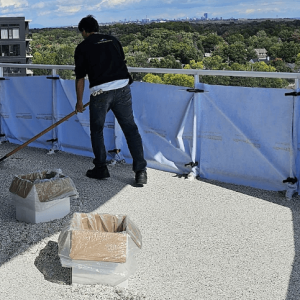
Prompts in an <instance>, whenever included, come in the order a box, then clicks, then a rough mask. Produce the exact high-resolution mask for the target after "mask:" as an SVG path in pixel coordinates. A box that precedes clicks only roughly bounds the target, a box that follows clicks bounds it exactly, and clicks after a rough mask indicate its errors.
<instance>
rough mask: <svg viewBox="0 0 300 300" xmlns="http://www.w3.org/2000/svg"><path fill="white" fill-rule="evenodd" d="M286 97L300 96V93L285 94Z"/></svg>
mask: <svg viewBox="0 0 300 300" xmlns="http://www.w3.org/2000/svg"><path fill="white" fill-rule="evenodd" d="M284 95H285V96H300V92H291V93H285V94H284Z"/></svg>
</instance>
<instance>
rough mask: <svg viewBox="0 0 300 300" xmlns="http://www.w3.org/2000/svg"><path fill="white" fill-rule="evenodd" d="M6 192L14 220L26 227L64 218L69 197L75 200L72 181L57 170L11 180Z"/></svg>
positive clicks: (75, 193)
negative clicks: (7, 192) (12, 209)
mask: <svg viewBox="0 0 300 300" xmlns="http://www.w3.org/2000/svg"><path fill="white" fill-rule="evenodd" d="M9 191H10V192H11V198H12V201H13V203H14V204H15V206H16V218H17V220H19V221H24V222H28V223H40V222H48V221H52V220H54V219H60V218H62V217H64V216H65V215H67V214H68V213H69V212H70V197H71V196H74V197H78V193H77V190H76V187H75V185H74V183H73V181H72V180H71V179H70V178H69V177H67V176H64V175H63V174H62V172H61V170H60V169H58V170H54V171H43V172H35V173H30V174H26V175H19V176H15V177H14V179H13V181H12V183H11V186H10V189H9Z"/></svg>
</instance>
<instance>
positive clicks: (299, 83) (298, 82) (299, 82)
mask: <svg viewBox="0 0 300 300" xmlns="http://www.w3.org/2000/svg"><path fill="white" fill-rule="evenodd" d="M7 67H13V68H16V67H18V68H26V69H47V70H52V76H57V70H74V69H75V66H70V65H35V64H13V63H0V77H4V68H7ZM128 70H129V72H132V73H157V74H186V75H193V76H194V80H195V86H196V84H197V83H199V75H202V76H207V75H209V76H233V77H262V78H281V79H282V78H284V79H294V80H295V89H299V88H300V73H281V72H257V71H226V70H225V71H224V70H222V71H220V70H199V69H197V70H194V69H163V68H161V69H158V68H135V67H128Z"/></svg>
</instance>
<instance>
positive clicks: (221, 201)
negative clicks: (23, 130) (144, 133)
mask: <svg viewBox="0 0 300 300" xmlns="http://www.w3.org/2000/svg"><path fill="white" fill-rule="evenodd" d="M16 147H17V146H16V145H12V144H8V143H5V144H1V145H0V155H1V157H3V156H4V155H5V154H7V153H9V152H10V151H12V150H13V149H15V148H16ZM91 167H93V165H92V159H91V158H87V157H80V156H76V155H72V154H67V153H63V152H58V153H56V154H53V155H47V151H46V150H42V149H36V148H30V147H26V148H24V149H22V150H20V151H19V152H17V153H15V154H14V155H12V156H11V157H9V158H7V159H6V160H4V161H3V162H1V163H0V179H1V185H2V186H1V189H0V191H1V197H0V204H1V210H0V278H1V285H0V293H1V295H2V296H3V299H6V300H8V299H31V300H34V299H51V298H52V299H80V300H82V299H136V300H138V299H159V300H162V299H180V300H183V299H192V300H194V299H195V300H198V299H208V300H215V299H216V300H217V299H218V300H220V299H222V300H224V299H230V300H232V299H239V300H240V299H264V300H267V299H270V300H271V299H272V300H276V299H289V300H291V299H300V286H299V284H298V282H299V274H300V242H299V239H298V237H299V236H300V214H299V210H300V209H299V206H300V205H299V200H300V197H299V196H297V197H295V198H293V200H291V201H287V200H285V198H284V197H283V196H280V194H279V193H278V192H270V191H263V190H259V189H254V188H250V187H244V186H237V185H233V184H226V183H220V182H215V181H208V180H203V179H201V180H198V179H196V180H189V179H185V178H184V177H179V176H176V175H175V174H171V173H167V172H161V171H157V170H153V169H148V176H149V183H148V184H147V185H145V186H144V187H142V188H139V187H135V186H134V180H133V172H132V171H131V166H130V165H125V164H117V165H115V166H109V170H110V173H111V178H109V179H108V180H104V181H97V180H93V179H89V178H87V177H85V176H84V174H85V172H86V170H87V169H88V168H91ZM57 168H60V169H62V171H63V174H65V175H67V176H69V177H70V178H71V179H72V180H73V181H74V183H75V185H76V187H77V190H78V192H79V198H78V199H76V200H73V201H72V203H71V213H73V212H78V211H79V212H99V213H104V212H106V213H112V214H126V215H128V216H129V217H130V218H131V219H132V220H133V221H134V222H135V223H136V224H137V225H138V227H139V228H140V230H141V233H142V236H143V248H142V251H141V252H140V253H139V254H138V256H137V260H138V271H137V272H136V273H135V275H133V276H131V277H130V278H129V289H128V290H127V291H125V290H121V289H116V288H113V287H108V286H102V285H94V286H89V285H88V286H84V285H76V284H74V285H70V283H71V277H70V274H71V273H70V269H67V268H62V267H61V265H60V262H59V258H58V255H57V246H58V245H57V241H58V236H59V233H60V231H61V229H62V226H63V225H64V224H65V223H66V221H68V220H69V219H70V217H71V215H72V214H69V215H68V216H66V217H65V218H63V219H60V220H56V221H52V222H48V223H42V224H41V223H40V224H26V223H23V222H18V221H16V219H15V208H14V207H13V205H12V203H11V201H10V193H9V187H10V184H11V182H12V179H13V176H14V175H21V174H27V173H31V172H33V171H36V170H46V169H57ZM126 296H130V297H132V298H130V297H128V298H126ZM0 298H1V297H0ZM1 299H2V298H1Z"/></svg>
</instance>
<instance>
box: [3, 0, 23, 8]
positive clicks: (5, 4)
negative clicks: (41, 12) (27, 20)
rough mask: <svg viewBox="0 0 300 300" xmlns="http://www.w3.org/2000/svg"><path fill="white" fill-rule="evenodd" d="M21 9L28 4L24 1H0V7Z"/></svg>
mask: <svg viewBox="0 0 300 300" xmlns="http://www.w3.org/2000/svg"><path fill="white" fill-rule="evenodd" d="M8 6H13V7H22V6H28V2H27V1H26V0H0V7H8Z"/></svg>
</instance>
